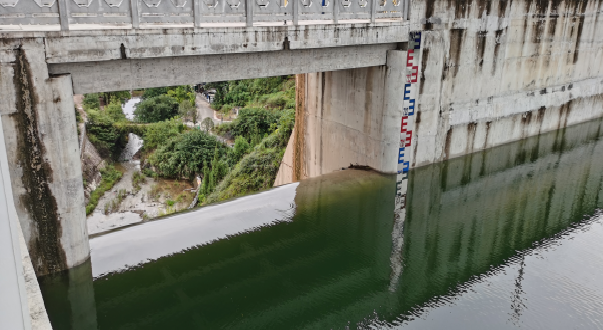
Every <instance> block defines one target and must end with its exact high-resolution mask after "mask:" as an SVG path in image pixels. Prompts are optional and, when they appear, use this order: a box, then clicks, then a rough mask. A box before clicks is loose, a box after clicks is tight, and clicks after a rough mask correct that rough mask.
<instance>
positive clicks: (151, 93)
mask: <svg viewBox="0 0 603 330" xmlns="http://www.w3.org/2000/svg"><path fill="white" fill-rule="evenodd" d="M165 93H167V88H165V87H155V88H146V89H145V90H144V92H143V93H142V98H143V99H150V98H152V97H157V96H160V95H163V94H165Z"/></svg>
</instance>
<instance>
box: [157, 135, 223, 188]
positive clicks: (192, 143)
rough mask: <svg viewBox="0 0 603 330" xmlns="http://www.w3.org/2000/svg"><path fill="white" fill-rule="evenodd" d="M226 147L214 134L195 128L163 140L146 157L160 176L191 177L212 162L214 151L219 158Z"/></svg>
mask: <svg viewBox="0 0 603 330" xmlns="http://www.w3.org/2000/svg"><path fill="white" fill-rule="evenodd" d="M227 149H228V147H227V146H226V145H224V144H223V143H222V142H219V141H218V140H217V139H216V137H215V136H212V135H209V134H207V133H205V132H203V131H200V130H196V129H195V130H189V131H185V132H184V133H182V134H179V135H177V136H174V137H172V138H171V139H169V140H168V141H166V142H164V143H163V144H161V145H160V146H159V147H158V148H157V150H156V151H155V153H153V154H152V155H151V156H150V157H149V158H148V159H149V162H150V163H151V165H153V166H155V168H156V171H157V173H158V174H159V175H161V176H164V177H171V178H189V179H193V178H194V177H195V176H197V174H198V173H201V171H202V169H203V164H205V163H208V164H210V163H211V162H212V159H213V158H215V157H216V152H217V153H218V159H220V158H222V156H223V155H224V154H225V153H226V152H227ZM210 170H211V168H210Z"/></svg>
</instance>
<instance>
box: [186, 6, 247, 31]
mask: <svg viewBox="0 0 603 330" xmlns="http://www.w3.org/2000/svg"><path fill="white" fill-rule="evenodd" d="M245 6H247V4H245ZM193 16H194V19H195V27H199V26H201V0H193Z"/></svg>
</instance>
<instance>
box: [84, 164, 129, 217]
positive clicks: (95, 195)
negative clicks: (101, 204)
mask: <svg viewBox="0 0 603 330" xmlns="http://www.w3.org/2000/svg"><path fill="white" fill-rule="evenodd" d="M100 172H101V183H100V184H99V186H98V187H97V188H96V189H95V190H94V191H92V193H90V199H89V200H88V205H86V215H89V214H91V213H92V212H93V211H94V209H95V208H96V206H97V205H98V200H99V199H100V198H101V197H102V196H103V195H104V194H105V192H106V191H107V190H110V189H111V188H113V185H114V184H115V183H117V182H118V181H119V179H121V176H122V175H123V174H122V172H120V171H118V170H116V169H115V167H114V166H113V165H107V166H105V168H103V169H102V170H100ZM105 213H106V212H105Z"/></svg>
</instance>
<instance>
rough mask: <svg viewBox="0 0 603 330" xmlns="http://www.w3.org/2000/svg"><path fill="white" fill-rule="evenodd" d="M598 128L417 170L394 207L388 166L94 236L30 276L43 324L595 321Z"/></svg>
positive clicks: (542, 325) (565, 324) (602, 183)
mask: <svg viewBox="0 0 603 330" xmlns="http://www.w3.org/2000/svg"><path fill="white" fill-rule="evenodd" d="M602 128H603V125H602V122H601V121H594V122H589V123H586V124H581V125H578V126H574V127H571V128H568V129H565V130H560V131H556V132H551V133H548V134H545V135H541V136H539V137H533V138H529V139H526V140H522V141H519V142H516V143H511V144H507V145H504V146H501V147H497V148H493V149H490V150H487V151H485V152H481V153H475V154H472V155H469V156H466V157H462V158H458V159H453V160H450V161H446V162H444V163H440V164H435V165H431V166H425V167H421V168H417V169H414V170H412V171H411V172H410V173H409V174H410V175H409V179H408V188H407V191H406V195H407V203H406V209H405V210H404V211H403V212H402V213H400V212H399V214H398V216H397V217H396V216H395V214H394V197H395V190H396V184H395V178H394V176H388V175H381V174H377V173H373V172H363V171H342V172H338V173H333V174H330V175H326V176H323V177H321V178H316V179H310V180H305V181H302V182H301V183H299V184H296V185H289V186H285V187H281V188H277V189H275V190H271V191H269V192H265V193H262V194H258V195H254V196H249V197H245V198H242V199H239V200H237V201H235V202H232V203H225V204H221V205H218V206H212V207H208V208H203V209H201V210H198V211H195V212H191V213H187V214H183V215H177V216H174V217H172V218H169V219H164V220H158V221H151V222H147V223H143V224H141V225H137V226H132V227H129V228H126V229H123V230H120V231H116V232H112V233H108V234H105V235H102V236H99V237H95V238H93V239H92V240H91V247H92V265H90V264H86V265H83V266H80V267H78V268H76V269H74V270H72V271H70V272H68V273H65V274H63V276H54V277H47V278H42V279H41V281H40V282H41V287H42V291H43V295H44V299H45V303H46V306H47V309H48V313H49V316H50V319H51V321H52V323H53V326H54V329H55V330H60V329H444V328H446V329H484V328H487V329H514V328H528V329H602V328H603V280H602V278H603V275H602V274H603V216H602V215H601V212H600V209H602V208H603V139H602V138H601V135H603V129H602ZM395 219H399V220H398V221H397V222H396V221H395ZM402 233H403V235H402ZM194 245H197V247H194V248H192V246H194ZM150 260H154V261H150ZM133 264H140V265H138V266H136V267H129V266H127V265H133ZM93 276H94V277H95V279H94V281H93V280H92V278H93Z"/></svg>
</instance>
